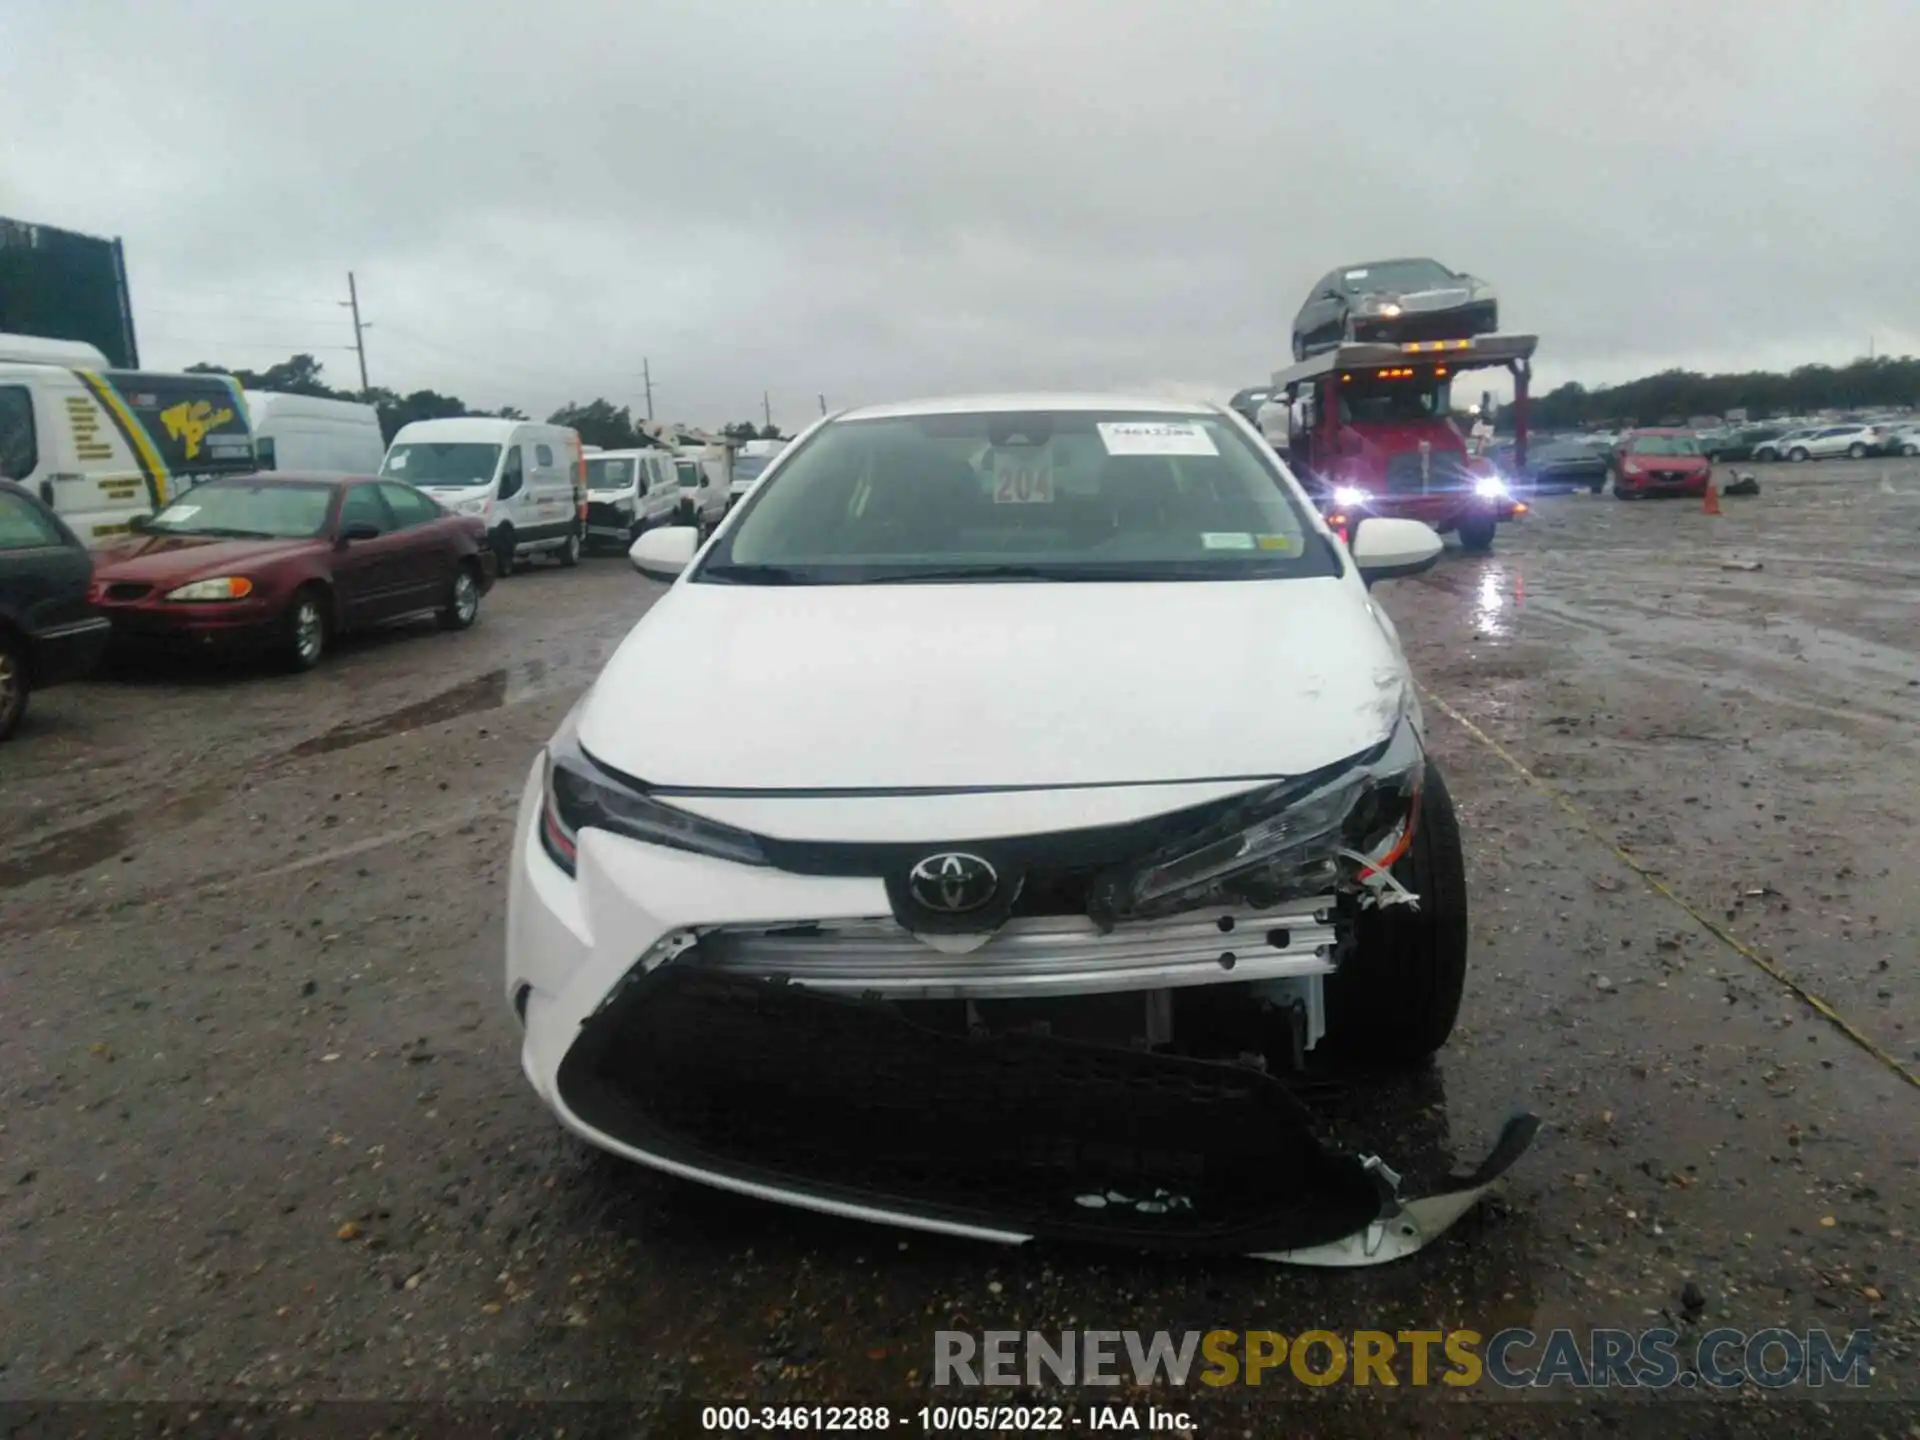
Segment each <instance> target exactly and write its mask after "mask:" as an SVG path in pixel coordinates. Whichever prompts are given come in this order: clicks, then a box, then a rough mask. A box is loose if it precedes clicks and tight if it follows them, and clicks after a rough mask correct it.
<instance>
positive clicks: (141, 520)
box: [127, 515, 153, 535]
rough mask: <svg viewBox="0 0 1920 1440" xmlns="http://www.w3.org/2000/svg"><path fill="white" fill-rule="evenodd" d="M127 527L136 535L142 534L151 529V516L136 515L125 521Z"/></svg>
mask: <svg viewBox="0 0 1920 1440" xmlns="http://www.w3.org/2000/svg"><path fill="white" fill-rule="evenodd" d="M127 528H128V529H129V530H131V531H133V533H134V534H136V535H144V534H146V533H147V532H148V531H149V530H151V529H153V516H151V515H136V516H134V517H133V518H132V519H131V520H129V521H128V522H127Z"/></svg>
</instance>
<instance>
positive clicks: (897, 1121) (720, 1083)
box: [550, 700, 1536, 1265]
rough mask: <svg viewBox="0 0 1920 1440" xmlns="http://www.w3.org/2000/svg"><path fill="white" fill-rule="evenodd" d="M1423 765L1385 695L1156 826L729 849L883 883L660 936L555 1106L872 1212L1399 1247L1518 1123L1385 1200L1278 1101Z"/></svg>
mask: <svg viewBox="0 0 1920 1440" xmlns="http://www.w3.org/2000/svg"><path fill="white" fill-rule="evenodd" d="M578 759H579V757H578V756H577V752H576V756H575V757H573V758H571V759H569V758H564V757H563V758H562V760H561V761H560V763H561V764H562V765H563V766H568V765H574V766H577V764H578ZM589 763H590V762H589ZM1426 773H1427V767H1426V762H1425V760H1424V754H1423V750H1422V747H1421V743H1420V738H1419V734H1418V730H1417V727H1416V722H1415V719H1414V716H1413V714H1412V711H1411V701H1410V700H1409V701H1406V702H1405V703H1404V704H1403V705H1402V707H1401V709H1400V710H1399V711H1398V712H1397V718H1396V721H1395V724H1394V725H1393V727H1392V730H1391V732H1390V733H1389V735H1388V736H1387V738H1386V739H1384V740H1382V741H1380V742H1379V743H1378V744H1376V745H1374V746H1373V747H1371V748H1370V749H1369V750H1367V751H1365V752H1363V753H1361V754H1359V755H1355V756H1353V757H1350V758H1349V759H1348V760H1346V761H1343V762H1340V763H1339V764H1336V765H1332V766H1328V767H1326V768H1325V769H1322V770H1319V771H1316V772H1314V773H1312V774H1310V775H1306V776H1301V777H1296V778H1293V779H1289V780H1286V781H1284V782H1280V783H1277V784H1274V785H1272V786H1268V787H1266V788H1263V789H1261V790H1259V791H1257V792H1255V793H1253V794H1251V795H1245V796H1236V797H1232V798H1231V799H1230V800H1228V801H1225V802H1214V803H1211V804H1208V805H1205V806H1201V807H1196V808H1194V809H1192V810H1189V811H1184V812H1180V813H1178V814H1174V815H1166V816H1160V817H1156V818H1154V819H1153V820H1151V821H1146V822H1137V823H1134V824H1129V825H1122V826H1113V827H1107V828H1104V829H1083V830H1075V831H1066V832H1059V833H1056V834H1052V835H1039V836H1020V837H1002V838H998V839H991V840H977V841H964V842H955V843H953V844H950V845H946V846H930V845H925V844H917V845H900V844H884V845H881V844H876V845H859V844H843V843H817V844H809V843H803V842H796V841H791V840H781V839H774V838H770V837H767V836H763V835H756V836H752V837H745V836H744V835H742V836H741V837H740V840H739V842H738V844H737V846H736V850H737V853H738V854H740V855H742V856H744V855H745V854H747V853H748V851H747V848H746V847H747V842H748V840H749V839H750V840H751V845H752V852H751V853H752V855H753V859H752V861H750V862H748V863H755V864H761V865H766V866H770V867H772V868H774V869H777V870H781V871H785V872H788V873H790V874H799V875H811V876H819V877H823V878H827V877H830V878H834V879H836V880H837V879H843V878H845V877H853V876H858V877H864V878H865V879H867V880H868V881H871V880H872V879H879V880H882V881H883V882H884V893H885V895H886V899H887V910H888V913H885V914H872V915H864V916H853V917H846V916H838V917H834V918H809V917H805V916H793V917H791V918H787V919H782V920H778V921H768V920H765V919H754V920H752V921H745V920H742V921H735V922H722V923H714V924H705V925H696V926H690V927H686V928H683V929H680V930H677V931H675V932H673V933H671V934H668V935H665V936H663V937H662V938H661V939H660V940H659V941H658V942H657V943H655V944H654V945H652V946H651V947H650V948H649V949H648V950H647V952H646V953H645V954H644V955H642V956H640V957H638V959H637V963H635V964H634V965H633V966H632V968H631V970H629V971H628V972H627V973H626V975H625V976H624V978H623V980H622V981H621V983H619V984H618V985H616V986H615V987H614V988H613V990H612V991H611V993H609V994H608V995H607V996H606V998H605V999H604V1001H603V1002H602V1003H601V1004H600V1006H599V1008H598V1009H597V1010H596V1011H595V1012H594V1013H593V1014H591V1015H589V1016H588V1017H587V1018H586V1019H585V1021H584V1022H583V1023H582V1024H581V1027H580V1030H579V1033H578V1035H577V1037H576V1038H575V1039H574V1040H573V1042H572V1043H571V1045H570V1046H569V1047H568V1049H567V1052H566V1054H565V1056H564V1058H563V1059H562V1060H561V1063H560V1065H559V1068H558V1073H557V1075H556V1076H555V1090H556V1092H557V1095H558V1098H559V1100H560V1101H561V1103H562V1106H563V1109H564V1111H565V1112H566V1113H568V1114H569V1115H570V1116H571V1117H573V1120H574V1121H575V1122H576V1123H577V1125H578V1126H579V1127H580V1128H582V1129H583V1130H584V1131H585V1132H586V1133H589V1134H591V1135H593V1136H594V1137H595V1138H596V1139H599V1140H602V1141H603V1142H609V1143H611V1144H612V1145H613V1147H614V1148H617V1149H619V1150H621V1151H623V1152H624V1153H628V1154H630V1155H632V1156H633V1157H634V1158H636V1159H640V1160H643V1161H646V1162H648V1163H652V1164H656V1165H658V1166H660V1167H661V1168H664V1169H668V1170H671V1171H673V1172H675V1173H679V1174H682V1175H687V1176H689V1177H692V1178H698V1179H703V1180H706V1181H708V1182H709V1183H714V1184H718V1185H722V1186H724V1187H727V1188H731V1189H735V1190H739V1191H742V1192H745V1193H749V1194H755V1195H759V1196H762V1197H764V1198H769V1199H776V1200H782V1201H786V1202H788V1203H794V1204H799V1205H803V1206H808V1207H810V1208H815V1209H822V1210H828V1211H833V1212H836V1213H842V1214H848V1215H856V1216H859V1217H861V1218H866V1219H876V1220H882V1221H890V1222H894V1223H900V1224H907V1225H916V1226H921V1227H924V1228H934V1229H940V1230H946V1231H950V1232H952V1233H959V1234H968V1235H975V1236H980V1237H984V1238H993V1239H998V1240H1012V1241H1019V1240H1025V1239H1030V1238H1050V1239H1056V1240H1069V1241H1099V1242H1103V1243H1112V1244H1120V1245H1125V1246H1128V1247H1132V1248H1142V1249H1157V1250H1178V1251H1190V1252H1220V1253H1239V1254H1250V1255H1257V1256H1261V1257H1263V1258H1269V1259H1274V1260H1280V1261H1286V1262H1290V1263H1297V1264H1307V1265H1349V1264H1374V1263H1380V1262H1383V1261H1386V1260H1391V1259H1395V1258H1398V1257H1400V1256H1404V1255H1407V1254H1410V1253H1412V1252H1413V1251H1415V1250H1417V1249H1419V1248H1420V1247H1421V1246H1422V1245H1424V1244H1425V1243H1427V1241H1429V1240H1431V1239H1432V1238H1433V1237H1434V1236H1435V1235H1437V1234H1439V1233H1440V1232H1441V1231H1442V1230H1444V1229H1445V1228H1446V1227H1447V1226H1448V1225H1450V1224H1451V1223H1452V1222H1453V1221H1454V1220H1455V1219H1457V1218H1458V1217H1459V1215H1461V1214H1462V1213H1464V1212H1465V1211H1466V1210H1467V1209H1468V1208H1469V1207H1470V1206H1471V1205H1472V1204H1473V1202H1474V1201H1475V1200H1477V1199H1478V1198H1479V1196H1480V1194H1481V1193H1483V1192H1484V1191H1485V1189H1486V1188H1487V1187H1488V1186H1490V1185H1491V1184H1492V1183H1494V1181H1495V1180H1497V1179H1498V1178H1499V1176H1500V1175H1501V1174H1502V1173H1504V1172H1505V1170H1506V1169H1507V1168H1508V1167H1509V1166H1510V1165H1511V1164H1512V1163H1513V1162H1514V1161H1515V1160H1516V1159H1517V1158H1518V1157H1519V1155H1520V1154H1521V1153H1522V1152H1523V1151H1524V1150H1525V1149H1526V1147H1527V1145H1528V1143H1529V1142H1530V1140H1531V1138H1532V1135H1533V1132H1534V1129H1535V1125H1536V1122H1535V1121H1534V1120H1533V1119H1532V1118H1531V1117H1529V1116H1517V1117H1516V1118H1515V1119H1513V1120H1512V1121H1510V1122H1509V1123H1508V1125H1507V1127H1506V1129H1505V1131H1504V1132H1503V1134H1502V1136H1501V1138H1500V1141H1499V1143H1498V1145H1497V1146H1496V1148H1495V1149H1494V1151H1493V1153H1492V1154H1491V1155H1490V1156H1489V1158H1488V1160H1487V1161H1486V1162H1485V1163H1484V1164H1483V1165H1481V1166H1480V1167H1479V1169H1478V1170H1476V1171H1475V1172H1474V1174H1473V1175H1471V1176H1469V1177H1466V1178H1465V1179H1462V1180H1457V1181H1450V1182H1448V1184H1447V1185H1446V1186H1445V1187H1444V1188H1443V1189H1442V1190H1441V1191H1440V1192H1439V1193H1437V1194H1434V1195H1429V1196H1426V1197H1423V1198H1420V1199H1406V1198H1403V1197H1402V1196H1401V1194H1400V1186H1399V1176H1398V1175H1397V1174H1396V1173H1395V1171H1394V1170H1393V1169H1392V1168H1391V1166H1390V1165H1389V1164H1388V1163H1386V1161H1384V1160H1382V1159H1381V1158H1379V1157H1376V1156H1373V1155H1370V1154H1365V1153H1356V1151H1355V1150H1354V1149H1353V1148H1352V1147H1350V1146H1343V1145H1334V1144H1330V1143H1328V1142H1327V1141H1326V1140H1325V1139H1324V1138H1323V1131H1324V1129H1325V1127H1324V1125H1323V1124H1322V1123H1321V1118H1320V1117H1317V1116H1316V1114H1315V1112H1314V1110H1313V1109H1312V1108H1310V1106H1309V1105H1308V1104H1307V1103H1305V1102H1304V1101H1303V1099H1302V1098H1301V1097H1302V1095H1303V1094H1304V1093H1306V1092H1307V1090H1308V1089H1309V1088H1310V1086H1305V1085H1303V1083H1302V1081H1303V1079H1304V1078H1305V1077H1306V1076H1307V1075H1308V1074H1309V1071H1310V1066H1311V1061H1310V1055H1311V1052H1313V1051H1314V1050H1315V1049H1316V1048H1317V1047H1318V1046H1319V1045H1320V1044H1321V1042H1322V1040H1323V1038H1325V1037H1326V1035H1327V1033H1328V1010H1327V1004H1326V982H1327V980H1328V978H1329V977H1330V976H1332V975H1333V974H1334V973H1335V972H1336V971H1337V970H1338V968H1339V967H1340V965H1341V964H1342V963H1343V962H1345V961H1346V960H1348V958H1349V957H1350V956H1351V954H1352V952H1353V947H1354V946H1355V945H1356V943H1358V937H1359V936H1360V934H1361V931H1362V929H1363V926H1364V924H1365V922H1364V920H1363V917H1364V916H1366V915H1368V914H1369V913H1375V914H1378V913H1381V912H1383V911H1393V912H1395V913H1413V912H1417V911H1418V907H1419V906H1420V904H1421V896H1420V895H1419V894H1418V893H1417V892H1416V890H1414V889H1412V888H1410V887H1409V886H1408V885H1407V884H1406V883H1405V881H1404V879H1403V878H1402V874H1403V873H1405V870H1404V867H1400V862H1401V861H1402V859H1403V857H1405V856H1406V855H1407V854H1408V851H1409V847H1410V846H1411V845H1412V844H1413V842H1414V839H1415V836H1416V834H1417V833H1418V826H1419V815H1420V812H1421V795H1422V788H1423V784H1424V782H1425V778H1426ZM602 778H604V777H602ZM569 783H570V786H571V788H569V786H567V785H563V786H562V787H561V791H562V795H563V800H564V797H565V796H567V795H578V794H579V793H581V784H580V783H579V780H578V776H576V778H575V780H574V781H573V782H569ZM595 783H596V784H598V783H600V780H598V779H597V780H596V781H595ZM551 793H552V792H551V791H550V794H551ZM558 808H559V810H560V811H563V812H567V813H560V814H557V816H556V819H555V823H556V824H557V825H558V826H560V827H561V828H562V829H566V830H568V831H569V832H570V831H571V821H572V818H573V816H572V807H571V805H570V803H562V804H561V805H560V806H559V807H558ZM628 810H632V806H630V805H629V806H626V807H624V808H623V807H622V806H620V805H615V804H611V803H601V804H600V805H599V808H598V810H597V811H596V816H597V817H598V823H602V824H605V823H606V820H605V817H608V816H614V817H618V816H619V815H621V814H624V813H626V812H627V811H628ZM633 813H636V814H637V813H639V812H638V811H634V812H633ZM623 823H624V822H623ZM648 823H649V825H650V826H651V827H652V828H651V830H650V834H654V835H657V834H659V833H661V832H660V829H659V821H658V819H657V817H651V816H650V817H649V819H648ZM609 828H612V827H611V826H610V827H609ZM1396 867H1400V869H1401V872H1402V874H1397V873H1396Z"/></svg>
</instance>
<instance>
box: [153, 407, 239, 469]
mask: <svg viewBox="0 0 1920 1440" xmlns="http://www.w3.org/2000/svg"><path fill="white" fill-rule="evenodd" d="M231 419H233V408H232V407H231V406H226V405H223V406H221V407H220V408H219V409H218V410H216V409H214V408H213V402H212V401H211V400H182V401H181V402H180V403H179V404H178V405H172V406H169V407H168V408H167V409H165V410H162V411H161V412H160V423H161V424H162V425H165V426H166V427H167V434H169V435H170V436H172V437H173V438H174V439H175V440H184V441H185V442H186V458H187V459H189V460H191V459H193V458H194V457H195V456H197V455H198V454H199V453H200V442H201V441H203V440H205V439H206V438H207V432H208V431H209V430H218V429H219V428H220V427H221V426H222V425H224V424H226V423H227V422H228V421H229V420H231Z"/></svg>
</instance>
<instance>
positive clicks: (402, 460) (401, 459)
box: [387, 450, 407, 471]
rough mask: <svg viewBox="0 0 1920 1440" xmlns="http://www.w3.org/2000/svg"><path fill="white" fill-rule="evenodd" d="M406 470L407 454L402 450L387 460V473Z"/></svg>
mask: <svg viewBox="0 0 1920 1440" xmlns="http://www.w3.org/2000/svg"><path fill="white" fill-rule="evenodd" d="M406 468H407V452H406V451H404V450H401V451H399V452H398V453H396V454H394V455H393V456H391V457H390V458H389V459H388V460H387V469H388V470H389V471H394V470H404V469H406Z"/></svg>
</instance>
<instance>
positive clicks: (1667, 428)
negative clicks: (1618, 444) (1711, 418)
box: [1627, 425, 1693, 437]
mask: <svg viewBox="0 0 1920 1440" xmlns="http://www.w3.org/2000/svg"><path fill="white" fill-rule="evenodd" d="M1627 433H1628V434H1629V435H1686V436H1689V437H1691V436H1692V434H1693V431H1691V430H1689V429H1687V428H1686V427H1685V426H1684V425H1636V426H1634V427H1633V429H1631V430H1629V431H1628V432H1627Z"/></svg>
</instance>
